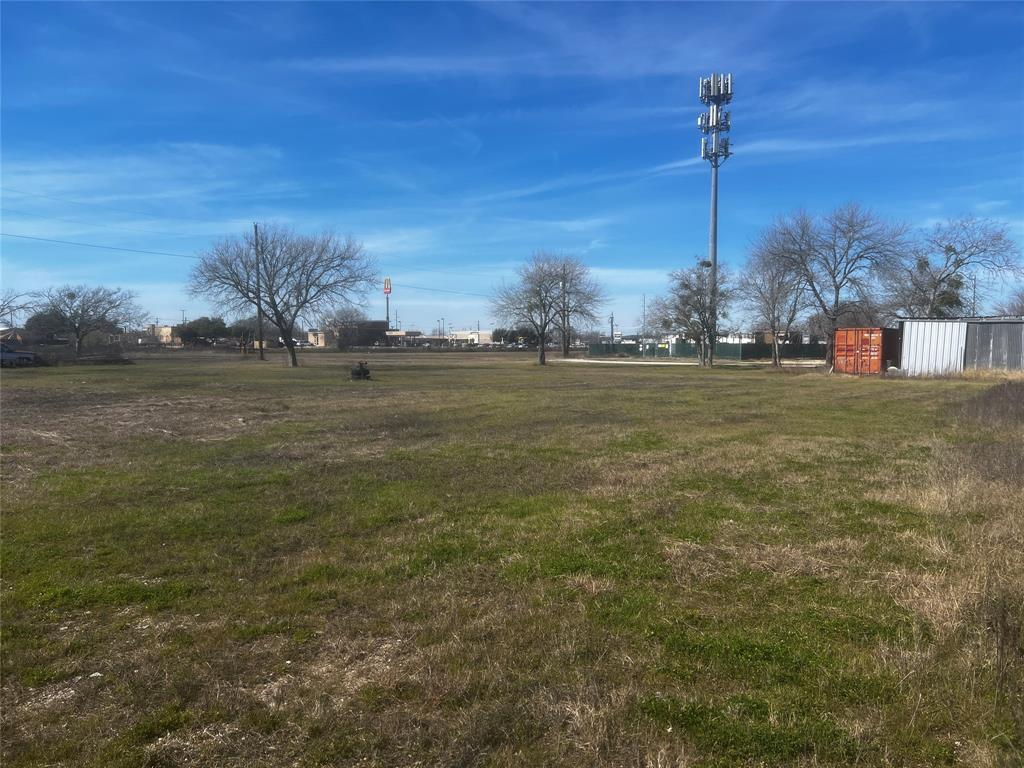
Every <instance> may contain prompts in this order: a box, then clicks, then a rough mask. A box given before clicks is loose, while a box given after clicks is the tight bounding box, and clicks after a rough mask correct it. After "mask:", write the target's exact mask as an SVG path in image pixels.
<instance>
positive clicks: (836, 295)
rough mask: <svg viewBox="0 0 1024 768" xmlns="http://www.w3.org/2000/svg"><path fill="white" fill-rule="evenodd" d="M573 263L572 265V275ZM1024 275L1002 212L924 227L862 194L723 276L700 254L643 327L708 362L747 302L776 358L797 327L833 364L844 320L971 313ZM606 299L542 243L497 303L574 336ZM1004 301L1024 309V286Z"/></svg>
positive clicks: (806, 216) (765, 240)
mask: <svg viewBox="0 0 1024 768" xmlns="http://www.w3.org/2000/svg"><path fill="white" fill-rule="evenodd" d="M565 265H571V266H572V270H571V274H572V275H573V277H572V279H571V280H569V281H566V280H565V279H564V274H565V272H564V270H565V269H566V268H567V267H566V266H565ZM1020 276H1021V266H1020V254H1019V250H1018V247H1017V245H1016V244H1015V243H1014V241H1013V240H1012V239H1011V238H1010V236H1009V234H1008V231H1007V227H1006V225H1005V224H1001V223H999V222H994V221H991V220H986V219H977V218H973V217H963V218H959V219H953V220H949V221H946V222H943V223H939V224H935V225H934V226H933V227H932V228H931V229H929V230H927V231H924V232H920V231H914V230H911V228H910V227H908V226H907V225H906V224H903V223H900V222H895V221H890V220H887V219H885V218H884V217H881V216H879V215H877V214H875V213H874V212H872V211H870V210H869V209H866V208H864V207H862V206H860V205H858V204H854V203H851V204H847V205H843V206H840V207H838V208H836V209H835V210H833V211H831V212H829V213H826V214H823V215H818V216H815V215H812V214H810V213H808V212H806V211H796V212H794V213H792V214H790V215H788V216H782V217H780V218H779V219H777V220H776V221H775V222H773V223H772V224H771V225H769V226H768V227H766V228H765V229H764V230H763V231H762V232H760V233H759V234H758V236H757V237H756V239H755V240H754V242H753V243H752V244H751V246H750V249H749V253H748V258H747V260H746V263H745V264H744V265H743V266H742V267H741V268H739V269H737V270H728V269H722V270H719V272H718V280H717V285H715V284H713V281H712V274H711V264H710V263H709V262H707V261H705V260H703V259H702V258H700V257H698V258H696V259H694V264H693V265H692V266H690V267H685V268H682V269H679V270H676V271H674V272H672V273H670V274H669V280H668V283H669V284H668V290H667V291H666V293H665V294H664V295H663V296H661V297H658V298H656V299H655V300H654V301H653V302H652V304H651V307H650V310H649V313H648V316H647V317H646V318H645V323H644V325H645V327H644V328H642V334H643V335H644V336H648V335H661V334H677V335H679V336H680V337H682V338H684V339H685V340H687V341H689V342H691V343H693V344H695V345H696V347H697V352H698V360H699V361H700V362H701V364H703V365H707V364H709V363H710V361H711V358H712V349H713V345H714V343H715V342H716V339H715V338H712V335H713V334H714V333H715V330H716V328H717V330H718V335H719V336H721V335H724V334H723V331H724V330H727V329H728V328H729V321H730V319H731V318H732V317H733V316H735V315H736V314H738V313H743V314H744V316H745V317H746V319H747V321H748V322H749V323H750V324H752V325H753V326H755V327H756V328H758V329H759V330H762V331H764V332H765V333H766V335H767V336H768V337H769V339H770V341H771V346H772V362H773V363H774V364H775V365H779V364H780V360H781V350H780V340H781V339H785V338H787V337H788V336H789V334H790V333H792V332H794V331H796V330H806V331H808V332H810V333H812V334H815V335H818V336H821V337H822V338H824V339H825V340H826V344H827V348H826V360H827V362H829V363H831V362H832V358H833V344H834V338H835V330H836V328H839V327H841V326H848V325H867V326H883V325H888V324H891V323H892V322H893V321H894V320H895V318H897V317H953V316H963V315H965V314H973V313H976V312H977V306H978V301H979V300H981V301H984V300H985V299H986V295H987V293H988V289H989V288H990V287H991V286H992V285H994V284H995V282H996V281H997V280H1003V279H1006V278H1013V277H1020ZM979 278H980V279H979ZM577 286H578V287H579V288H578V289H577ZM715 299H717V300H715ZM603 301H604V293H603V291H602V289H601V288H600V286H598V285H597V284H596V282H594V281H593V280H592V278H591V277H590V275H589V272H588V270H587V268H586V267H585V266H584V265H583V264H581V263H580V262H579V261H578V260H576V259H574V258H572V257H565V256H561V257H558V256H552V255H551V254H547V253H544V252H541V253H538V254H536V255H535V256H533V257H532V258H531V259H530V260H528V261H527V262H526V263H525V264H524V265H523V266H522V267H521V268H520V269H519V272H518V280H517V281H516V282H515V283H513V284H511V285H508V286H503V287H502V288H501V289H499V290H498V291H497V292H496V294H495V297H494V300H493V305H494V310H495V313H496V314H497V315H498V316H499V317H501V318H503V319H505V320H509V321H512V322H514V323H519V324H525V325H527V326H529V327H531V328H532V329H533V330H534V331H535V333H536V335H537V336H538V337H539V338H541V339H546V338H548V334H549V333H550V332H552V331H557V333H558V334H559V335H560V336H561V338H562V339H563V341H564V340H565V339H567V338H568V337H569V335H570V332H571V331H570V328H571V324H572V323H574V322H575V323H586V322H593V321H594V320H595V319H596V317H597V311H598V309H599V307H600V305H601V304H602V303H603ZM716 305H717V314H718V322H717V324H716V323H715V322H714V317H713V312H714V308H715V306H716ZM996 311H997V313H999V314H1010V315H1020V314H1024V290H1018V291H1017V293H1016V294H1015V295H1014V296H1012V297H1011V298H1010V299H1009V301H1007V302H1005V303H1004V304H1003V305H1001V306H998V307H997V308H996ZM543 346H544V345H543V344H541V345H540V348H539V362H540V363H541V364H543V363H544V361H545V356H544V348H543ZM563 352H565V353H568V347H567V346H563Z"/></svg>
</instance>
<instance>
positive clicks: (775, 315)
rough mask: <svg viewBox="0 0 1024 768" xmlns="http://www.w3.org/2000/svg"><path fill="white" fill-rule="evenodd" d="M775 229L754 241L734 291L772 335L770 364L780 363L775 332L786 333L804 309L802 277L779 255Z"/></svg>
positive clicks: (805, 293)
mask: <svg viewBox="0 0 1024 768" xmlns="http://www.w3.org/2000/svg"><path fill="white" fill-rule="evenodd" d="M776 235H777V233H776V232H775V231H774V230H769V231H768V232H766V233H763V234H762V235H761V237H760V238H759V239H758V240H757V242H756V243H755V244H754V248H753V250H752V251H751V254H750V259H749V260H748V261H747V264H746V267H745V270H744V273H743V276H742V277H741V278H740V280H739V283H738V285H737V295H738V296H739V297H740V298H741V300H742V301H743V303H744V304H745V305H746V306H747V308H748V309H749V310H750V312H751V314H752V318H753V319H754V321H755V322H757V323H759V324H761V325H762V326H763V327H765V328H767V329H768V332H769V333H770V334H771V337H772V365H773V366H776V367H778V366H779V365H781V359H780V355H779V336H780V335H782V336H787V335H788V334H789V332H790V330H791V329H792V327H793V324H794V323H795V322H796V320H797V318H798V317H799V316H800V314H801V313H802V312H803V311H804V310H805V309H807V298H808V297H807V291H806V287H805V283H804V278H803V276H802V274H801V273H800V271H798V270H797V269H796V268H795V267H794V265H793V263H792V262H791V261H789V260H788V259H786V258H782V257H780V250H781V249H780V248H779V247H778V243H777V242H775V237H776Z"/></svg>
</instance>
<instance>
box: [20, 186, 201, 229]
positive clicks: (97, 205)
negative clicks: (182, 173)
mask: <svg viewBox="0 0 1024 768" xmlns="http://www.w3.org/2000/svg"><path fill="white" fill-rule="evenodd" d="M0 189H2V190H3V191H4V192H13V193H14V194H16V195H26V196H28V197H41V198H44V199H45V200H56V201H57V202H59V203H71V204H72V205H85V206H91V207H93V208H103V209H105V210H108V211H117V212H118V213H132V214H134V215H136V216H145V217H146V218H149V219H181V220H182V221H201V222H203V223H204V224H209V223H210V221H209V220H208V219H200V218H197V217H195V216H172V215H169V214H161V215H159V216H155V215H153V214H152V213H145V212H143V211H133V210H131V209H128V208H115V207H113V206H110V205H101V204H100V203H83V202H82V201H81V200H70V199H68V198H66V197H54V196H53V195H44V194H41V193H39V192H25V191H24V190H21V189H14V188H13V187H0Z"/></svg>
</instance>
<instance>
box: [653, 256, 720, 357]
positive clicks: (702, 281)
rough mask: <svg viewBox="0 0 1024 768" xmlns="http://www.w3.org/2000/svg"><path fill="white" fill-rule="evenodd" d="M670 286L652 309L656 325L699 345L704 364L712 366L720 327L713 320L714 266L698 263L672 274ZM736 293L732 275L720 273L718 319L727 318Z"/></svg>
mask: <svg viewBox="0 0 1024 768" xmlns="http://www.w3.org/2000/svg"><path fill="white" fill-rule="evenodd" d="M669 280H670V281H671V286H670V288H669V293H668V295H667V296H665V297H663V298H660V299H656V300H655V301H654V302H653V303H652V305H651V308H650V309H649V312H650V313H651V316H652V317H653V318H655V319H656V320H655V322H656V324H657V325H658V326H660V327H661V328H662V329H663V330H665V331H674V332H676V333H679V334H680V335H682V336H683V337H684V338H686V339H688V340H689V341H693V342H695V343H696V344H697V355H698V360H699V361H700V364H701V365H710V364H711V352H712V344H714V343H715V341H716V339H715V338H713V336H715V335H716V329H717V328H718V324H717V323H714V322H713V320H714V318H713V317H712V312H711V308H712V301H711V288H712V283H711V263H710V262H707V261H702V260H699V259H698V261H697V264H696V265H695V266H692V267H690V268H688V269H680V270H677V271H675V272H672V273H671V274H670V275H669ZM734 295H735V292H734V289H733V287H732V285H731V277H730V275H729V274H728V273H727V272H726V271H725V270H723V269H719V271H718V312H717V314H718V317H719V318H720V319H725V318H728V316H729V305H730V304H731V302H732V300H733V298H734Z"/></svg>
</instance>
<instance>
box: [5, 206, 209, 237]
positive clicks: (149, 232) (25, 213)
mask: <svg viewBox="0 0 1024 768" xmlns="http://www.w3.org/2000/svg"><path fill="white" fill-rule="evenodd" d="M0 212H3V213H16V214H18V215H19V216H34V217H35V218H37V219H46V220H47V221H63V222H66V223H68V224H79V225H81V226H83V227H102V228H103V229H113V230H118V231H121V232H138V233H140V234H143V235H160V236H162V237H199V235H184V234H182V233H180V232H178V233H174V232H158V231H157V230H154V229H137V228H135V227H115V226H112V225H110V224H97V223H95V222H89V221H79V220H77V219H65V218H63V217H61V216H45V215H43V214H41V213H33V212H32V211H21V210H18V209H16V208H8V207H7V206H3V208H0Z"/></svg>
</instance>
